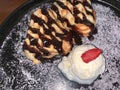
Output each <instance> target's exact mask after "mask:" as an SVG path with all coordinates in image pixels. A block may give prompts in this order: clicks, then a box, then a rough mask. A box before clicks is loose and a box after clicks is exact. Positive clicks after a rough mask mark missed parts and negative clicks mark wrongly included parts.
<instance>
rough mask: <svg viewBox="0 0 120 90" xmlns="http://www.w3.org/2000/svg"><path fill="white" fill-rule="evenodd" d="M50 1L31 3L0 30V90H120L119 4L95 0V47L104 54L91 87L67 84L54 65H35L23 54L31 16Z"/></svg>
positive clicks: (51, 0)
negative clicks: (101, 67)
mask: <svg viewBox="0 0 120 90" xmlns="http://www.w3.org/2000/svg"><path fill="white" fill-rule="evenodd" d="M52 2H53V0H46V1H42V0H37V1H36V0H30V1H28V2H26V3H25V4H23V5H22V6H21V7H19V8H18V9H16V10H15V11H14V12H13V13H12V14H11V15H10V16H9V17H8V18H7V19H6V20H5V21H4V22H3V24H2V25H1V27H0V90H120V24H119V23H120V7H119V6H120V1H119V0H114V1H113V0H94V3H93V7H94V9H95V10H96V14H97V28H98V34H96V35H94V37H95V38H94V40H93V41H89V40H88V39H87V38H83V43H84V44H86V43H90V44H94V45H95V46H97V47H99V48H101V49H102V50H103V54H104V56H105V58H106V69H105V72H104V73H103V74H102V75H101V76H99V77H98V78H97V80H96V81H95V82H94V83H93V84H91V85H80V84H77V83H75V82H71V81H69V80H67V79H66V78H65V77H64V76H63V75H62V73H61V72H60V71H59V69H58V68H57V65H58V63H59V62H60V61H61V58H62V57H59V59H56V60H55V61H54V62H53V63H49V62H48V63H44V64H38V65H35V64H33V63H32V61H30V60H29V59H27V58H26V57H25V55H24V53H23V43H24V40H25V38H26V34H27V28H28V25H29V22H30V15H31V14H32V12H34V11H35V10H36V9H38V8H40V7H43V6H45V7H49V5H50V3H52Z"/></svg>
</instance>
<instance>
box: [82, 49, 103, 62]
mask: <svg viewBox="0 0 120 90" xmlns="http://www.w3.org/2000/svg"><path fill="white" fill-rule="evenodd" d="M101 53H102V50H101V49H99V48H93V49H90V50H88V51H86V52H84V53H83V54H82V56H81V57H82V59H83V61H84V62H85V63H89V62H91V61H93V60H95V59H96V58H97V57H98V56H99V55H100V54H101Z"/></svg>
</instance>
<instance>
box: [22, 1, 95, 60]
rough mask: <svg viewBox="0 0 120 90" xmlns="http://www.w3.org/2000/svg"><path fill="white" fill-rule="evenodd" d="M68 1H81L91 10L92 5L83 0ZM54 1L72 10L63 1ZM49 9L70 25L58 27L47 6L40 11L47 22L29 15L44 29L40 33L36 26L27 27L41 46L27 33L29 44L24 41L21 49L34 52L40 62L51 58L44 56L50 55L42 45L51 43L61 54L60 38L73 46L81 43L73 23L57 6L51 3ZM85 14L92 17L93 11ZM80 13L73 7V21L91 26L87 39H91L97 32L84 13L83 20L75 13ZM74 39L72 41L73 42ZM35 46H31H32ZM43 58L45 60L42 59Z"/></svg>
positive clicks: (62, 21) (76, 2)
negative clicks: (36, 35)
mask: <svg viewBox="0 0 120 90" xmlns="http://www.w3.org/2000/svg"><path fill="white" fill-rule="evenodd" d="M67 1H69V2H70V3H71V4H72V5H73V6H75V5H77V4H79V3H81V4H82V5H84V6H87V7H89V8H90V9H92V10H93V8H92V6H91V5H90V4H89V3H88V2H87V1H86V0H84V2H81V1H78V0H73V2H71V0H67ZM56 3H57V4H58V5H59V6H60V7H61V8H63V9H66V10H68V11H69V12H70V13H72V11H71V10H70V9H69V8H68V7H67V6H65V5H64V4H63V2H61V1H56ZM51 9H52V10H53V11H54V12H55V13H56V14H57V19H58V20H59V21H60V22H61V23H64V22H66V23H67V26H68V27H71V29H70V30H66V29H65V28H64V27H60V26H59V25H58V24H57V23H56V21H55V20H54V19H53V18H52V17H51V16H50V15H49V13H48V10H49V9H47V8H41V12H42V14H43V15H45V16H47V18H48V22H45V21H44V20H43V19H41V18H39V17H37V16H36V15H34V14H32V15H31V19H32V20H34V22H35V23H38V24H39V25H40V26H42V27H43V29H44V34H42V33H41V32H40V30H39V29H37V28H32V27H29V30H30V31H31V32H32V33H34V34H38V35H39V38H40V39H41V40H42V42H43V46H40V45H39V44H38V39H35V38H33V37H32V36H31V35H29V34H27V38H28V39H29V40H30V45H28V44H27V43H26V42H25V43H24V46H23V49H24V50H28V51H29V52H31V53H35V58H37V59H38V60H40V61H41V62H44V61H45V60H47V59H50V60H52V59H51V58H45V57H44V56H49V55H51V52H49V51H47V50H46V49H45V48H44V47H49V46H50V45H51V44H52V45H53V46H54V48H55V49H56V50H57V51H58V53H59V54H63V52H64V51H63V49H62V40H65V41H67V42H69V43H70V45H71V46H73V45H74V44H77V45H81V44H82V40H81V37H82V35H81V34H80V33H79V32H78V31H77V30H76V27H75V26H74V25H71V24H70V22H69V21H68V20H67V19H66V18H63V17H61V15H60V13H59V10H58V7H57V6H56V5H55V4H52V7H51ZM86 12H87V14H90V15H91V16H93V17H94V15H93V13H91V12H89V11H87V10H86ZM79 13H82V12H80V11H79V10H78V9H77V8H76V7H74V8H73V13H72V14H73V15H74V18H75V23H82V24H85V25H87V26H89V27H90V28H91V32H90V36H89V37H88V38H89V39H93V36H92V35H93V34H96V33H97V30H96V27H95V26H94V24H93V23H91V22H90V21H89V20H87V19H86V16H85V15H84V13H82V15H83V20H81V19H80V18H79V17H78V16H77V14H79ZM44 24H46V25H47V26H48V28H46V27H45V25H44ZM52 24H56V25H57V26H58V27H59V28H60V30H61V31H62V32H63V34H59V33H57V32H56V31H55V28H53V27H52ZM52 32H55V35H56V36H54V35H53V34H52ZM45 35H48V36H50V37H51V39H49V38H47V37H45ZM56 37H59V38H60V39H61V41H59V40H58V39H57V38H56ZM73 40H74V42H73ZM31 45H32V46H36V48H35V47H32V46H31ZM44 59H45V60H44Z"/></svg>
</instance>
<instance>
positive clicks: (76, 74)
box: [58, 45, 105, 84]
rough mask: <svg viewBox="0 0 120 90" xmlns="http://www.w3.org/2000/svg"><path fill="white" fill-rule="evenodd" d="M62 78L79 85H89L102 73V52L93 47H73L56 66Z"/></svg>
mask: <svg viewBox="0 0 120 90" xmlns="http://www.w3.org/2000/svg"><path fill="white" fill-rule="evenodd" d="M58 68H59V69H60V70H61V72H62V73H63V75H64V76H66V77H67V78H68V79H69V80H71V81H75V82H78V83H79V84H91V83H93V81H94V80H95V79H96V78H97V77H98V76H99V75H100V74H102V73H103V72H104V70H105V58H104V56H103V55H102V51H101V50H100V49H98V48H96V47H95V46H93V45H80V46H77V47H74V48H73V50H72V51H71V52H70V54H69V55H68V57H66V56H64V57H63V58H62V61H61V62H60V63H59V64H58Z"/></svg>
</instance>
